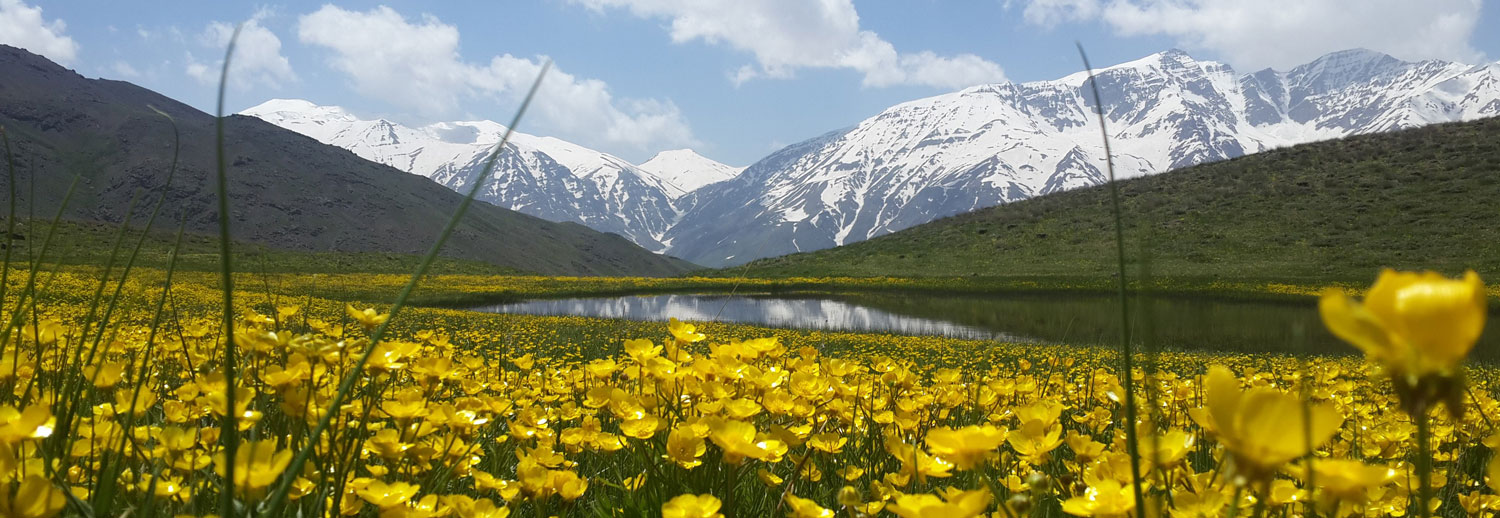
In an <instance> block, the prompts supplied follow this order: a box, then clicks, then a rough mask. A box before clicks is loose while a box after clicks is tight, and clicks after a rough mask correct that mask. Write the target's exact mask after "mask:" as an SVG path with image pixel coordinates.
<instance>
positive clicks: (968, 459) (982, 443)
mask: <svg viewBox="0 0 1500 518" xmlns="http://www.w3.org/2000/svg"><path fill="white" fill-rule="evenodd" d="M1005 435H1006V434H1005V430H1004V429H1003V428H996V427H994V426H989V425H982V426H965V427H963V428H960V429H957V430H954V429H952V428H934V429H932V430H931V431H928V432H927V451H929V452H931V453H932V454H933V455H934V456H937V457H941V458H943V459H944V460H947V461H949V462H952V463H953V465H954V467H957V468H958V469H973V468H974V467H975V466H976V465H978V464H979V463H981V462H982V461H983V460H984V457H985V455H987V454H989V453H990V452H992V451H995V449H997V448H999V447H1000V445H1002V444H1005Z"/></svg>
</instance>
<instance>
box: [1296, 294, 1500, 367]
mask: <svg viewBox="0 0 1500 518" xmlns="http://www.w3.org/2000/svg"><path fill="white" fill-rule="evenodd" d="M1486 297H1487V295H1486V293H1485V289H1484V282H1483V281H1481V280H1480V279H1479V274H1476V273H1474V272H1473V271H1472V270H1471V271H1468V272H1465V273H1464V276H1463V278H1462V279H1448V278H1445V277H1443V276H1441V275H1439V274H1437V273H1434V272H1423V273H1415V272H1396V271H1394V270H1384V271H1382V272H1380V278H1379V279H1377V280H1376V281H1375V285H1374V286H1371V287H1370V292H1369V293H1368V294H1366V295H1365V300H1364V302H1363V303H1359V302H1355V301H1354V300H1353V299H1350V298H1349V296H1347V295H1345V294H1344V293H1343V292H1342V291H1339V290H1337V289H1331V290H1328V291H1326V292H1324V293H1323V296H1322V299H1321V300H1320V301H1319V302H1318V310H1319V312H1320V313H1321V314H1322V315H1323V322H1324V323H1325V324H1327V326H1328V329H1329V331H1332V332H1333V334H1334V335H1337V336H1338V337H1339V338H1342V339H1344V341H1347V342H1349V343H1350V344H1353V345H1354V346H1355V347H1358V348H1360V350H1363V351H1364V352H1365V354H1367V355H1369V356H1370V358H1372V359H1374V360H1376V361H1377V362H1379V363H1381V364H1382V365H1384V366H1386V367H1387V368H1390V369H1392V370H1393V371H1394V372H1395V373H1396V374H1398V375H1407V376H1418V377H1420V376H1423V375H1426V374H1433V373H1437V374H1444V375H1446V374H1451V372H1452V370H1453V369H1454V368H1455V367H1457V365H1458V364H1459V362H1461V361H1463V359H1464V357H1466V356H1468V354H1469V350H1470V349H1473V347H1474V342H1475V341H1477V340H1478V339H1479V334H1480V333H1481V332H1483V331H1484V320H1485V314H1486V311H1485V303H1486Z"/></svg>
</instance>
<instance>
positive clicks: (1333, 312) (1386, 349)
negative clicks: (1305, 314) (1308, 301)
mask: <svg viewBox="0 0 1500 518" xmlns="http://www.w3.org/2000/svg"><path fill="white" fill-rule="evenodd" d="M1387 272H1389V270H1387ZM1381 279H1382V280H1384V279H1386V276H1385V275H1382V276H1381ZM1377 286H1379V283H1377ZM1370 291H1371V296H1370V297H1366V298H1365V300H1366V304H1368V303H1369V301H1370V300H1371V299H1373V298H1374V295H1375V293H1374V291H1375V290H1373V289H1372V290H1370ZM1368 307H1369V306H1368V305H1360V304H1359V303H1358V302H1355V301H1354V300H1353V299H1350V298H1349V296H1348V295H1345V294H1344V292H1342V291H1340V290H1338V289H1329V290H1326V291H1324V292H1323V296H1322V298H1320V299H1319V300H1318V314H1320V315H1322V317H1323V325H1325V326H1328V330H1329V331H1330V332H1332V333H1333V335H1334V336H1337V337H1339V338H1340V339H1342V340H1344V341H1345V342H1349V344H1351V345H1353V346H1355V347H1358V348H1359V350H1361V351H1364V352H1365V354H1368V355H1370V356H1371V357H1372V358H1375V359H1376V360H1381V361H1391V360H1395V359H1396V357H1397V354H1396V351H1395V350H1394V349H1395V348H1394V347H1393V344H1392V343H1391V339H1390V334H1389V333H1388V332H1387V331H1386V329H1385V327H1384V326H1382V325H1381V320H1379V318H1378V317H1376V315H1375V314H1374V313H1372V312H1371V311H1370V310H1369V309H1367V308H1368Z"/></svg>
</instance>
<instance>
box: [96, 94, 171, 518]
mask: <svg viewBox="0 0 1500 518" xmlns="http://www.w3.org/2000/svg"><path fill="white" fill-rule="evenodd" d="M148 107H149V108H151V110H152V111H155V112H156V113H157V114H158V115H161V116H162V117H163V118H165V119H167V122H168V123H169V124H170V125H171V126H172V165H171V166H170V167H169V168H168V169H167V178H166V181H164V182H163V183H162V187H161V195H160V196H158V197H157V199H156V206H155V207H153V208H152V209H151V215H150V216H149V217H147V218H146V225H145V228H144V229H143V230H142V231H141V235H140V237H139V238H137V239H136V242H135V246H134V247H133V248H132V249H131V251H130V255H129V257H127V259H126V261H125V267H124V268H122V269H121V271H120V280H119V281H118V284H116V285H115V291H114V293H113V294H112V295H111V296H110V301H109V307H108V308H107V309H105V311H104V316H103V317H102V318H101V320H100V324H99V333H98V336H97V337H96V338H95V339H94V345H93V348H92V349H91V350H90V351H89V356H88V358H87V359H85V360H84V362H83V365H92V364H93V363H94V353H95V351H98V349H99V343H100V341H101V340H102V338H103V337H104V326H105V323H107V322H109V321H110V319H111V318H112V317H113V314H114V311H115V308H116V307H117V306H118V305H119V302H120V296H121V293H122V292H123V291H124V289H125V281H126V280H127V279H129V278H130V271H131V269H132V268H133V267H134V266H135V261H136V258H137V257H139V256H140V253H141V248H142V247H144V246H145V243H146V238H147V236H150V235H151V230H152V227H153V226H154V225H155V223H156V217H157V216H158V215H159V214H161V209H162V207H163V206H164V205H166V201H167V195H168V194H169V193H170V191H171V189H172V179H173V178H174V177H175V176H176V175H177V160H178V158H179V157H180V156H181V151H182V136H181V132H180V131H179V130H178V128H177V121H176V120H174V119H173V118H172V116H171V115H167V114H166V112H163V111H161V110H158V109H156V107H154V106H148ZM186 223H187V220H186V219H184V220H183V221H182V224H180V225H179V226H178V228H177V240H176V242H175V243H174V244H173V247H172V252H171V254H172V255H171V257H170V258H169V259H168V261H167V272H166V276H167V277H166V281H165V282H164V284H163V285H162V296H161V300H160V302H158V303H157V307H156V313H155V315H154V316H153V317H152V323H151V331H150V335H151V336H150V337H149V338H148V339H147V340H146V352H145V355H144V356H143V359H142V362H141V366H142V367H141V369H140V371H139V372H134V373H133V375H134V376H135V377H134V378H133V379H136V380H138V381H137V384H136V386H135V393H134V394H132V396H133V397H132V398H131V399H130V401H131V408H130V412H128V413H127V414H126V416H125V420H126V422H127V423H128V424H129V425H130V426H127V428H130V427H131V426H133V425H134V424H135V415H136V414H135V402H136V401H138V400H139V396H140V391H141V389H142V388H143V387H145V385H146V383H145V379H146V378H145V377H144V376H143V374H146V373H149V372H150V368H149V366H150V361H149V358H150V357H151V351H152V349H153V347H152V346H153V345H154V343H155V339H156V327H157V326H158V325H160V321H161V311H162V308H163V306H164V304H165V303H166V299H167V293H168V292H169V291H170V290H171V286H172V271H173V270H174V269H175V268H176V265H177V249H178V248H179V247H181V246H182V233H183V230H184V228H185V226H186ZM116 331H117V332H118V328H116ZM110 340H111V341H113V340H114V337H113V336H111V338H110ZM132 370H134V369H132ZM95 376H96V377H97V376H98V374H97V372H96V373H95ZM129 439H130V436H129V435H128V434H122V437H121V439H120V440H121V442H122V444H121V448H119V449H116V450H111V451H112V452H120V451H125V450H124V444H123V443H124V442H125V441H127V440H129ZM118 457H119V455H117V454H107V456H106V457H105V458H104V459H103V461H102V463H101V469H100V471H101V472H103V473H104V475H102V476H101V477H99V482H98V485H99V487H97V488H95V491H94V494H95V495H97V497H96V498H94V503H93V507H94V511H95V512H96V513H99V514H105V515H108V514H110V508H111V505H112V504H113V496H114V494H115V490H116V486H117V485H118V482H119V478H120V477H119V476H118V475H119V473H118V472H119V471H120V470H122V469H124V461H123V460H122V459H119V458H118ZM111 468H113V469H111ZM135 475H136V477H137V478H139V477H140V475H141V474H140V473H139V472H136V473H135Z"/></svg>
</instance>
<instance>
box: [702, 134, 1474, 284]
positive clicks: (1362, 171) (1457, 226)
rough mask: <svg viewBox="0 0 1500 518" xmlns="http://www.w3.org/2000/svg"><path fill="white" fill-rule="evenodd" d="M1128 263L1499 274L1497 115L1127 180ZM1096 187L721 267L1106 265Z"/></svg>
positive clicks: (964, 271) (915, 271)
mask: <svg viewBox="0 0 1500 518" xmlns="http://www.w3.org/2000/svg"><path fill="white" fill-rule="evenodd" d="M1120 192H1121V196H1122V206H1123V210H1122V218H1123V221H1124V225H1125V241H1126V247H1127V248H1126V250H1127V255H1128V256H1129V259H1128V261H1129V262H1131V263H1135V262H1138V261H1139V260H1140V258H1141V257H1142V255H1143V254H1145V255H1148V256H1149V259H1150V264H1151V271H1152V272H1153V273H1154V274H1155V275H1156V276H1158V277H1174V278H1206V279H1249V280H1267V281H1275V280H1284V281H1318V282H1324V281H1328V282H1332V281H1355V280H1368V279H1371V278H1372V277H1373V275H1374V274H1375V272H1376V270H1377V269H1378V268H1380V267H1382V266H1390V267H1395V268H1406V269H1415V268H1426V269H1437V270H1442V271H1447V272H1457V271H1461V270H1463V269H1465V268H1473V269H1475V270H1477V271H1479V272H1480V273H1481V274H1488V275H1486V278H1490V279H1492V280H1500V276H1497V275H1496V274H1500V206H1497V205H1496V200H1500V118H1492V119H1486V120H1480V121H1474V122H1463V123H1451V124H1442V125H1436V126H1429V127H1424V128H1419V129H1414V130H1407V131H1401V132H1394V133H1386V134H1377V135H1364V136H1357V137H1351V138H1346V139H1341V140H1333V141H1325V142H1317V143H1311V144H1305V145H1300V146H1295V147H1290V148H1285V149H1278V150H1272V151H1266V152H1262V153H1257V154H1254V155H1249V156H1245V157H1240V158H1236V159H1233V160H1226V161H1222V162H1217V163H1211V164H1205V165H1200V166H1196V167H1190V168H1185V169H1181V170H1177V171H1172V172H1168V173H1163V174H1159V175H1154V176H1149V177H1144V178H1136V179H1131V180H1127V181H1123V182H1121V184H1120ZM1113 225H1114V216H1113V213H1112V211H1111V209H1110V203H1109V191H1108V188H1107V187H1106V186H1098V187H1092V188H1087V189H1078V190H1074V191H1068V192H1063V193H1058V194H1052V195H1048V196H1041V197H1037V198H1033V199H1029V200H1025V201H1020V202H1016V203H1011V204H1007V205H1002V206H997V207H992V208H987V209H982V210H978V211H974V212H970V213H966V214H961V215H958V216H954V217H950V218H945V219H942V220H938V221H934V222H931V223H927V224H924V225H920V226H917V227H913V228H910V229H907V230H903V231H901V232H897V233H894V234H890V235H887V236H883V237H879V238H876V239H871V240H869V241H865V242H861V243H855V244H852V245H847V246H842V247H838V248H833V249H828V250H822V251H816V252H809V253H800V254H794V255H788V256H783V257H776V258H770V259H763V260H760V261H755V262H752V263H750V264H748V265H745V266H742V267H736V268H726V269H723V270H720V271H719V273H722V274H725V275H737V274H740V273H742V272H744V273H748V274H749V275H752V276H766V277H779V276H803V275H816V276H823V275H838V276H877V275H899V276H965V277H967V276H1007V277H1015V276H1020V277H1038V278H1045V277H1059V278H1084V277H1093V278H1097V277H1099V276H1105V277H1108V276H1110V275H1112V274H1113V273H1114V271H1115V268H1116V266H1115V259H1114V258H1115V248H1114V247H1115V239H1114V232H1113Z"/></svg>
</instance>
